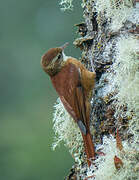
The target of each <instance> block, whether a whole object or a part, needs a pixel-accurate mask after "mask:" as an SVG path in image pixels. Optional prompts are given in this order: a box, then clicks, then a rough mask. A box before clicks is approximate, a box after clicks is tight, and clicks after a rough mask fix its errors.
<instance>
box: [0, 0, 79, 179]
mask: <svg viewBox="0 0 139 180" xmlns="http://www.w3.org/2000/svg"><path fill="white" fill-rule="evenodd" d="M58 3H59V1H57V0H0V180H46V179H47V180H60V179H63V178H64V176H66V175H67V173H68V171H69V169H70V168H71V166H72V164H73V159H72V157H71V155H70V154H69V152H68V150H67V149H66V148H65V147H64V146H63V145H62V146H61V147H60V148H57V149H56V151H52V149H51V146H52V143H53V141H54V132H53V130H52V126H53V124H52V118H53V111H54V110H53V109H54V108H53V105H54V103H55V102H56V99H57V94H56V92H55V90H54V89H53V87H52V85H51V82H50V80H49V77H48V76H47V75H46V74H45V73H44V72H43V71H42V69H41V66H40V59H41V56H42V55H43V54H44V52H45V51H46V50H48V49H49V48H50V47H55V46H60V45H63V44H64V43H65V42H69V43H70V44H69V47H68V48H67V49H66V50H65V53H66V54H67V55H70V56H74V57H76V58H78V57H79V56H80V51H79V50H77V49H75V48H74V46H73V45H72V42H73V41H74V39H75V38H76V37H77V34H76V28H75V27H74V24H76V23H79V22H81V21H82V12H81V8H80V2H78V1H75V3H74V11H72V12H71V11H67V12H62V11H61V10H60V7H59V4H58ZM77 3H78V4H77Z"/></svg>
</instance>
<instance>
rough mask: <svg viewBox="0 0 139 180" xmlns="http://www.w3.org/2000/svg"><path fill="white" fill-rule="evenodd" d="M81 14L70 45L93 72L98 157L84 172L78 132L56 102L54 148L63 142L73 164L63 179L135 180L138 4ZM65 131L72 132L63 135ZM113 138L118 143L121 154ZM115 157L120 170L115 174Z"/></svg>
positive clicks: (91, 3) (103, 5)
mask: <svg viewBox="0 0 139 180" xmlns="http://www.w3.org/2000/svg"><path fill="white" fill-rule="evenodd" d="M82 8H83V10H84V11H83V17H84V19H85V22H83V23H80V24H77V25H76V26H78V28H79V34H80V35H81V37H80V38H78V39H76V40H75V41H74V45H75V46H76V47H79V48H80V49H81V50H82V57H81V62H82V63H83V64H84V65H85V66H86V67H87V68H88V69H89V70H90V71H93V70H95V71H96V86H95V90H94V91H93V92H94V93H93V98H92V101H91V105H92V112H91V115H90V119H91V124H90V129H91V132H92V137H93V142H95V147H96V152H99V153H98V154H97V155H96V160H94V162H93V165H92V166H91V168H90V169H89V168H88V167H87V163H86V156H85V154H84V150H83V143H82V139H81V137H80V136H81V135H80V132H79V131H77V128H78V127H77V126H76V125H75V123H74V122H73V121H72V120H71V118H70V117H69V115H68V114H67V113H66V112H65V110H64V108H63V106H62V104H61V102H60V101H59V100H58V104H57V105H56V109H55V117H54V129H55V131H56V134H57V142H59V141H61V140H64V142H65V145H66V146H67V147H68V148H69V151H70V153H71V154H72V155H73V157H74V159H75V165H74V167H73V168H72V169H71V172H70V173H69V175H68V176H67V177H66V179H96V180H100V179H102V180H105V179H106V180H109V179H111V180H118V179H119V180H126V179H128V180H130V179H138V178H139V151H138V149H139V63H138V61H139V26H138V24H139V3H138V2H137V1H132V0H83V3H82ZM65 119H66V122H65ZM67 119H69V120H67ZM62 123H63V124H62ZM68 123H69V124H68ZM60 124H62V125H61V126H64V127H61V126H60ZM69 126H70V127H72V130H70V131H69V132H67V127H69ZM59 127H60V130H59ZM118 132H119V134H118V135H116V134H117V133H118ZM65 133H67V134H65ZM72 136H73V137H72ZM117 136H118V138H120V139H121V140H122V144H120V145H121V147H122V148H121V149H120V148H119V146H118V145H117V141H116V137H117ZM57 142H56V143H55V146H56V145H57ZM120 143H121V142H120ZM101 152H102V153H101ZM115 157H118V158H119V159H120V160H121V162H122V164H123V167H120V170H119V169H118V168H117V166H116V165H115V160H114V159H115Z"/></svg>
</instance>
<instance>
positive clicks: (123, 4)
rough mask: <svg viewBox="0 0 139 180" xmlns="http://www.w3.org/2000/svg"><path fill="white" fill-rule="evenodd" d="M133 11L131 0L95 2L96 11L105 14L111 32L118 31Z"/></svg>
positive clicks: (102, 0) (98, 0) (100, 0)
mask: <svg viewBox="0 0 139 180" xmlns="http://www.w3.org/2000/svg"><path fill="white" fill-rule="evenodd" d="M132 9H133V2H132V0H122V1H121V0H97V1H96V11H97V12H98V14H99V13H101V14H105V16H106V18H107V20H108V21H109V26H110V29H111V30H112V31H114V32H115V31H118V30H119V29H120V28H121V27H122V26H123V23H124V22H125V21H126V20H127V18H128V17H129V15H130V14H131V12H132Z"/></svg>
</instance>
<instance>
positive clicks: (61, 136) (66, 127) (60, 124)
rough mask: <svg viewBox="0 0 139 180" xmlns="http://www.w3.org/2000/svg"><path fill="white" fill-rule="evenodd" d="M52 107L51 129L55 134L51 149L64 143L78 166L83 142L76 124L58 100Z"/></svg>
mask: <svg viewBox="0 0 139 180" xmlns="http://www.w3.org/2000/svg"><path fill="white" fill-rule="evenodd" d="M54 107H55V112H54V118H53V123H54V125H53V129H54V132H55V142H54V143H53V149H55V148H56V146H58V145H59V144H60V142H64V144H65V146H67V147H68V149H69V151H70V153H71V154H72V156H73V157H74V159H75V161H76V162H78V163H79V164H80V163H81V160H80V158H79V157H80V154H81V152H82V151H83V141H82V136H81V133H80V130H79V128H78V126H77V123H75V122H74V120H73V119H72V118H71V116H70V115H69V114H68V112H67V111H66V110H65V108H64V106H63V104H62V102H61V101H60V98H58V99H57V103H56V104H55V106H54Z"/></svg>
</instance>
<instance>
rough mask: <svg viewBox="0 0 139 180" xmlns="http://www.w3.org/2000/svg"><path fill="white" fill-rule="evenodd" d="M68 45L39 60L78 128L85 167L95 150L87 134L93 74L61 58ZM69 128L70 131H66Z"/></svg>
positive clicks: (78, 63) (53, 49)
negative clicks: (85, 156)
mask: <svg viewBox="0 0 139 180" xmlns="http://www.w3.org/2000/svg"><path fill="white" fill-rule="evenodd" d="M67 44H68V43H66V44H64V45H63V46H61V47H56V48H51V49H49V50H48V51H47V52H46V53H45V54H44V55H43V56H42V59H41V65H42V68H43V70H44V71H45V72H46V73H47V74H48V75H49V76H50V78H51V81H52V84H53V86H54V88H55V89H56V91H57V93H58V95H59V97H60V99H61V102H62V103H63V105H64V107H65V109H66V110H67V112H68V113H69V114H70V115H71V117H72V118H73V119H74V121H75V122H76V123H77V124H78V127H79V128H80V131H81V134H82V137H83V141H84V148H85V152H86V155H87V163H88V165H89V166H90V165H91V160H93V159H94V158H95V149H94V144H93V141H92V135H91V133H90V98H91V96H92V90H93V88H94V85H95V77H96V73H95V72H90V71H88V70H87V69H86V68H85V66H84V65H83V64H82V63H81V62H80V61H78V60H77V59H75V58H73V57H68V56H66V55H65V54H64V49H65V47H66V46H67ZM69 128H70V127H69Z"/></svg>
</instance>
